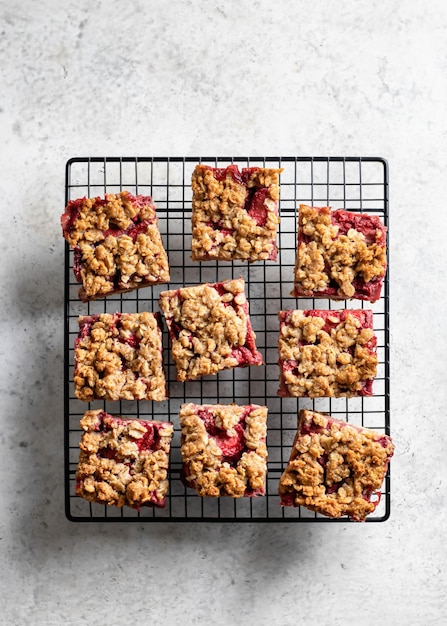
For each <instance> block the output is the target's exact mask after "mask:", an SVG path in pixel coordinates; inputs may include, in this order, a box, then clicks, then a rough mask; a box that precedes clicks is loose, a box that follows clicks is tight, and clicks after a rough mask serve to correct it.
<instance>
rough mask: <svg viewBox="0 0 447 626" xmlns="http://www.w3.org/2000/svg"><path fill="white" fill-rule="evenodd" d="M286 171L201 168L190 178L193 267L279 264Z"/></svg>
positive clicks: (248, 168) (235, 166)
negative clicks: (205, 263) (230, 263)
mask: <svg viewBox="0 0 447 626" xmlns="http://www.w3.org/2000/svg"><path fill="white" fill-rule="evenodd" d="M281 172H282V169H268V168H264V167H247V168H243V169H242V171H239V168H238V166H237V165H229V166H228V167H224V168H216V167H210V166H208V165H197V166H196V168H195V170H194V172H193V175H192V191H193V198H192V257H191V258H192V259H193V261H210V260H216V259H217V260H219V261H232V260H234V259H240V260H243V261H249V262H250V263H251V262H253V261H264V260H272V261H275V260H276V257H277V246H276V231H277V228H278V224H279V217H278V201H279V174H280V173H281Z"/></svg>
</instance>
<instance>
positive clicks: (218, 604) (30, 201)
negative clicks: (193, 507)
mask: <svg viewBox="0 0 447 626" xmlns="http://www.w3.org/2000/svg"><path fill="white" fill-rule="evenodd" d="M0 32H1V37H0V76H1V83H0V84H1V90H0V138H1V151H0V189H1V194H2V198H3V201H2V203H1V208H0V210H1V217H2V221H1V224H2V228H1V230H0V235H1V241H2V244H1V245H2V248H1V249H2V263H1V270H0V271H1V274H2V278H1V282H2V285H3V295H2V298H1V302H0V306H1V324H2V332H1V336H0V354H1V360H0V366H1V400H2V402H1V406H2V410H1V428H0V441H1V455H0V467H1V470H0V471H1V474H0V475H1V477H2V479H1V481H0V494H1V502H2V505H1V509H0V530H1V534H0V550H1V552H0V554H1V560H2V569H3V575H2V596H3V602H2V608H1V612H2V618H1V619H0V621H1V622H2V623H4V624H8V625H10V624H11V625H16V624H17V625H21V624H42V625H48V624H57V625H60V624H64V623H68V624H88V625H90V626H93V625H95V624H107V623H109V624H123V623H132V622H136V621H138V622H139V623H156V624H168V625H169V624H180V623H185V624H206V625H212V624H248V625H252V624H253V625H254V624H256V625H259V624H275V625H276V624H278V625H281V626H284V625H289V624H290V625H292V624H297V623H300V624H305V625H307V624H309V625H313V624H322V625H340V626H347V625H350V624H352V625H354V624H356V625H358V624H364V625H368V626H369V625H373V624H386V625H388V624H389V625H398V626H400V625H401V624H406V625H407V624H411V625H419V624H420V625H421V626H427V625H432V624H444V623H445V615H444V613H445V597H446V582H447V580H446V578H447V577H446V562H447V558H446V557H447V554H446V552H447V550H446V542H445V528H446V524H447V516H446V505H447V500H446V470H447V467H446V454H445V436H444V433H445V426H444V422H445V419H446V406H447V384H446V375H445V371H446V348H447V343H446V339H447V333H446V324H445V310H446V306H447V300H446V296H445V270H446V247H445V236H444V235H445V232H446V231H447V213H446V210H445V207H444V201H445V197H446V172H447V156H446V140H447V136H446V127H447V122H446V119H447V117H446V114H445V110H446V99H447V79H446V71H445V70H446V67H447V48H446V45H445V42H446V36H447V5H446V4H445V2H442V1H441V0H432V1H431V2H428V1H424V0H422V1H416V0H410V1H408V2H406V3H403V2H399V1H398V0H391V1H389V2H375V1H373V2H355V1H354V0H350V1H342V2H338V3H326V2H316V3H315V2H304V1H302V0H298V1H292V0H290V1H284V0H280V1H278V2H266V1H264V0H257V1H256V0H255V1H254V2H250V3H243V2H240V0H238V1H237V2H236V1H234V0H226V1H225V2H224V1H221V0H219V1H216V2H204V1H202V2H199V1H196V0H189V1H183V2H182V1H179V0H174V1H171V2H156V1H155V0H150V1H149V2H143V1H130V2H119V1H118V0H112V1H110V2H98V3H92V2H89V1H87V0H78V1H77V2H66V3H59V2H56V1H55V0H43V1H42V2H39V3H37V2H33V1H32V0H20V1H18V0H12V1H11V2H9V3H5V2H4V3H2V5H1V7H0ZM200 154H217V155H218V154H221V155H228V154H252V155H256V154H259V155H262V154H273V155H277V154H282V155H300V156H303V155H354V156H355V155H371V156H382V157H385V158H386V159H388V161H389V164H390V241H391V274H390V279H391V356H392V358H391V370H392V376H391V383H392V395H391V397H392V402H391V409H392V412H391V425H392V434H393V437H394V440H395V443H396V455H395V457H394V459H393V463H392V514H391V518H390V520H389V521H388V522H386V523H382V524H363V525H362V524H355V525H354V524H344V523H343V524H324V525H322V524H320V525H316V524H311V525H287V524H282V525H277V524H270V525H261V524H260V525H256V524H254V523H249V524H245V525H244V524H240V525H230V524H227V525H224V524H214V525H194V524H192V523H189V524H184V525H181V524H179V525H174V524H154V525H143V524H141V525H140V524H134V525H124V524H115V525H103V524H86V525H80V524H78V525H76V524H73V523H69V522H68V521H66V520H65V518H64V501H63V388H62V384H63V368H62V364H63V241H62V237H61V233H60V227H59V215H60V213H61V211H62V209H63V203H64V166H65V162H66V160H67V159H68V158H70V157H72V156H84V155H86V156H89V155H90V156H92V155H101V156H103V155H121V156H126V155H137V156H143V155H147V156H152V155H162V156H163V155H200Z"/></svg>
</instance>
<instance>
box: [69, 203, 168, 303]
mask: <svg viewBox="0 0 447 626" xmlns="http://www.w3.org/2000/svg"><path fill="white" fill-rule="evenodd" d="M61 224H62V232H63V235H64V237H65V239H66V240H67V241H68V243H69V244H70V246H71V247H72V248H73V249H74V266H73V270H74V274H75V276H76V280H77V281H78V282H79V283H82V287H81V289H80V290H79V297H80V298H81V300H82V301H83V302H87V301H88V300H95V299H96V298H102V297H103V296H106V295H109V294H113V293H121V292H124V291H131V290H133V289H137V288H139V287H146V286H147V285H156V284H158V283H167V282H169V265H168V257H167V256H166V252H165V249H164V247H163V242H162V240H161V236H160V231H159V230H158V221H157V215H156V211H155V205H154V203H153V202H152V198H150V197H149V196H133V195H132V194H131V193H129V192H128V191H122V192H121V193H118V194H106V195H105V197H104V198H100V197H97V198H80V199H78V200H72V201H71V202H69V203H68V205H67V207H66V209H65V213H64V214H63V215H62V217H61Z"/></svg>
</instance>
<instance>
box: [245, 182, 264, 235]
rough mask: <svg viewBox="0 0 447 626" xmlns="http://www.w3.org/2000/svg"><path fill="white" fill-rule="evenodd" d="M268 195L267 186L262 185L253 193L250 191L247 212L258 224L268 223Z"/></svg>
mask: <svg viewBox="0 0 447 626" xmlns="http://www.w3.org/2000/svg"><path fill="white" fill-rule="evenodd" d="M250 191H251V190H250ZM268 196H269V190H268V189H267V187H262V188H261V189H258V190H256V191H255V192H254V193H253V194H251V193H249V196H248V198H247V201H248V202H247V204H246V209H247V213H248V214H249V216H250V217H251V218H253V219H254V220H255V222H256V224H257V225H258V226H265V225H266V223H267V216H268V210H267V206H266V204H265V200H266V198H268ZM247 205H248V206H247Z"/></svg>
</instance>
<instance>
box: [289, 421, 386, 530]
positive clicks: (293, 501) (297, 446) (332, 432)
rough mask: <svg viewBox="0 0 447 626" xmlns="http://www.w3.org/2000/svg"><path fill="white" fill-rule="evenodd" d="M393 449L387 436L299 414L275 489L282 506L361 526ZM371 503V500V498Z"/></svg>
mask: <svg viewBox="0 0 447 626" xmlns="http://www.w3.org/2000/svg"><path fill="white" fill-rule="evenodd" d="M393 452H394V445H393V443H392V441H391V438H390V437H388V436H387V435H384V434H381V433H378V432H375V431H373V430H369V429H367V428H360V427H357V426H353V425H351V424H348V423H347V422H343V421H341V420H336V419H333V418H331V417H329V416H328V415H324V414H322V413H316V412H314V411H308V410H301V411H300V413H299V419H298V431H297V434H296V437H295V440H294V442H293V447H292V452H291V455H290V460H289V463H288V465H287V468H286V470H285V471H284V473H283V474H282V476H281V479H280V483H279V495H280V497H281V505H282V506H301V505H302V506H305V507H306V508H308V509H310V510H311V511H315V512H317V513H321V514H322V515H326V516H328V517H335V518H336V517H341V516H342V515H348V516H349V518H350V519H351V520H354V521H363V520H364V519H365V517H366V516H367V515H369V514H370V513H372V512H373V511H374V510H375V509H376V507H377V505H378V504H379V502H380V496H381V493H380V489H381V486H382V483H383V480H384V478H385V475H386V472H387V468H388V463H389V461H390V459H391V457H392V456H393ZM373 496H374V497H375V498H376V499H375V500H372V497H373Z"/></svg>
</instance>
